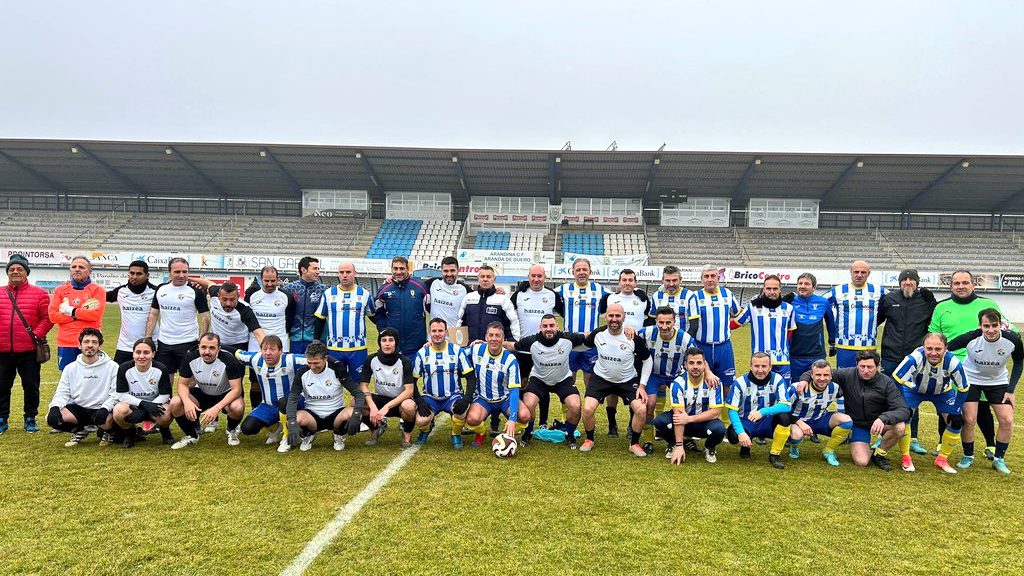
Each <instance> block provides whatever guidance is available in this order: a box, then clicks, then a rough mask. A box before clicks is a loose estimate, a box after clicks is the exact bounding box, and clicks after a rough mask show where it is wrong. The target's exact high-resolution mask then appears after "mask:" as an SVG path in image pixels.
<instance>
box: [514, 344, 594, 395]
mask: <svg viewBox="0 0 1024 576" xmlns="http://www.w3.org/2000/svg"><path fill="white" fill-rule="evenodd" d="M584 340H585V338H584V336H583V334H577V333H575V332H557V333H556V334H555V338H553V339H552V340H550V341H548V340H545V339H544V337H543V335H541V334H534V335H532V336H527V337H525V338H523V339H522V340H519V341H518V342H516V344H515V347H516V351H517V352H522V353H526V354H529V355H530V358H531V359H532V360H533V368H532V369H531V370H530V378H536V379H537V380H540V381H541V382H543V383H545V384H547V385H549V386H554V385H555V384H558V383H559V382H561V381H563V380H566V379H568V378H572V372H571V371H570V370H569V353H570V352H572V349H573V348H575V347H576V346H580V345H582V344H583V341H584Z"/></svg>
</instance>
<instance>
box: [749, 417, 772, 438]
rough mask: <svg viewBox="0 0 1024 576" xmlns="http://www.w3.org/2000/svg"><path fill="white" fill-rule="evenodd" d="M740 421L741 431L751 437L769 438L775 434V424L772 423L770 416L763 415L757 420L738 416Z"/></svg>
mask: <svg viewBox="0 0 1024 576" xmlns="http://www.w3.org/2000/svg"><path fill="white" fill-rule="evenodd" d="M740 423H741V424H743V431H744V432H746V433H747V436H750V437H751V438H771V437H772V436H773V435H774V434H775V425H774V424H772V417H771V416H763V417H761V419H760V420H758V421H757V422H751V421H750V420H747V419H746V418H740Z"/></svg>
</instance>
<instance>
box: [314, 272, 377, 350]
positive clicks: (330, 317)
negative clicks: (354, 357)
mask: <svg viewBox="0 0 1024 576" xmlns="http://www.w3.org/2000/svg"><path fill="white" fill-rule="evenodd" d="M375 311H376V309H375V307H374V304H373V295H372V294H370V291H369V290H366V289H365V288H363V287H362V286H356V287H355V288H354V289H352V290H349V291H347V292H346V291H345V290H342V289H341V287H340V286H332V287H330V288H328V289H327V290H326V291H325V292H324V295H323V297H322V298H321V299H320V306H319V307H317V309H316V317H317V318H322V319H324V320H326V322H327V331H326V335H325V339H326V340H327V341H326V342H325V344H327V347H328V348H330V349H331V350H362V349H363V348H366V319H365V317H367V316H370V317H372V316H373V315H374V313H375Z"/></svg>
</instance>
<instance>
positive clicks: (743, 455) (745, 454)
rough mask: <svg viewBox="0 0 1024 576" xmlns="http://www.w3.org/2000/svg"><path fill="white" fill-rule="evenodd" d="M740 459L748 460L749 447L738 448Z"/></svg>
mask: <svg viewBox="0 0 1024 576" xmlns="http://www.w3.org/2000/svg"><path fill="white" fill-rule="evenodd" d="M740 458H744V459H746V458H750V446H740Z"/></svg>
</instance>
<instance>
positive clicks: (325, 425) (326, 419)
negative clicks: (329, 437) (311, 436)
mask: <svg viewBox="0 0 1024 576" xmlns="http://www.w3.org/2000/svg"><path fill="white" fill-rule="evenodd" d="M342 410H344V408H338V409H337V410H335V411H334V412H331V413H330V414H328V415H327V416H323V417H321V416H319V415H318V414H317V413H316V412H313V411H312V410H306V409H305V408H303V411H304V412H306V413H308V414H309V415H310V416H312V417H313V420H315V421H316V431H317V432H319V431H321V430H334V419H335V418H337V417H338V414H341V411H342Z"/></svg>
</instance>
